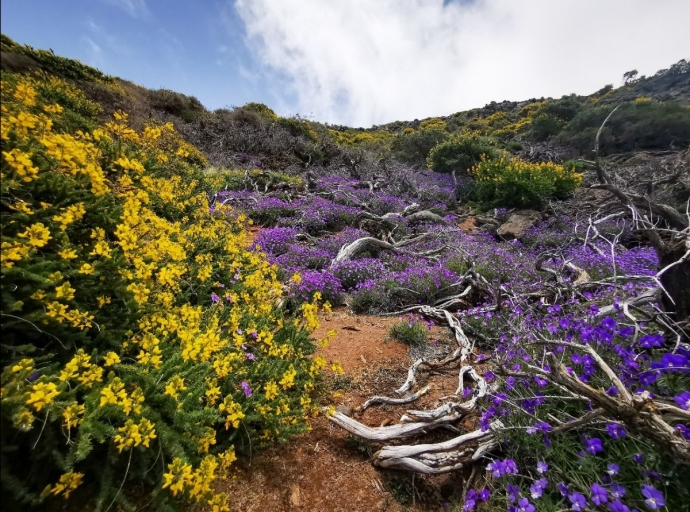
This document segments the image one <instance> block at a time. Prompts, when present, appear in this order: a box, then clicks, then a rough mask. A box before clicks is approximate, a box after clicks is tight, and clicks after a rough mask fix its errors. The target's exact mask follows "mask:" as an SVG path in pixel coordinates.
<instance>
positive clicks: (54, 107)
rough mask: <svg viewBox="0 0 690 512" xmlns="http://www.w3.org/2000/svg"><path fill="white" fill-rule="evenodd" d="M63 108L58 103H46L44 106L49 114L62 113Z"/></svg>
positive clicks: (44, 109)
mask: <svg viewBox="0 0 690 512" xmlns="http://www.w3.org/2000/svg"><path fill="white" fill-rule="evenodd" d="M62 110H63V108H62V107H61V106H60V105H58V104H57V103H55V104H53V105H45V106H44V107H43V111H44V112H48V113H49V114H60V113H62Z"/></svg>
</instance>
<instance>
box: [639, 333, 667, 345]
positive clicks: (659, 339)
mask: <svg viewBox="0 0 690 512" xmlns="http://www.w3.org/2000/svg"><path fill="white" fill-rule="evenodd" d="M664 341H665V340H664V337H663V336H662V335H661V334H647V335H645V336H642V337H641V338H640V346H641V347H642V348H658V347H660V346H661V345H663V344H664Z"/></svg>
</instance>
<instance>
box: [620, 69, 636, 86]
mask: <svg viewBox="0 0 690 512" xmlns="http://www.w3.org/2000/svg"><path fill="white" fill-rule="evenodd" d="M636 77H637V70H636V69H633V70H631V71H626V72H625V73H623V83H624V84H625V85H630V84H634V83H635V82H636V81H637V79H636Z"/></svg>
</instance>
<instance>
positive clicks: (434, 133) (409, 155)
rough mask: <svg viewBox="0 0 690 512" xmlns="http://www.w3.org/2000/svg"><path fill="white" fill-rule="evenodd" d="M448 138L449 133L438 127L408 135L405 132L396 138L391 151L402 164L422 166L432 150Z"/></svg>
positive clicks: (408, 133)
mask: <svg viewBox="0 0 690 512" xmlns="http://www.w3.org/2000/svg"><path fill="white" fill-rule="evenodd" d="M432 126H434V125H432ZM448 137H449V135H448V132H446V131H445V130H442V129H439V128H438V127H435V128H430V129H426V130H416V131H414V130H413V131H412V132H409V131H408V132H407V133H405V131H404V132H403V133H402V134H401V135H399V136H397V137H396V138H395V140H394V141H393V145H392V146H391V150H392V151H393V155H394V156H395V158H397V159H398V160H400V161H401V162H407V163H411V164H421V163H424V161H425V160H426V158H427V156H428V155H429V152H430V151H431V150H432V148H433V147H434V146H436V145H437V144H440V143H442V142H443V141H445V140H448Z"/></svg>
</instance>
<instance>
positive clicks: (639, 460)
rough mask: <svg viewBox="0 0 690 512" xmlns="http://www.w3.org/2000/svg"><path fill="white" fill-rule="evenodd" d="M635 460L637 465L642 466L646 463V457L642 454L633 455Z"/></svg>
mask: <svg viewBox="0 0 690 512" xmlns="http://www.w3.org/2000/svg"><path fill="white" fill-rule="evenodd" d="M633 460H634V461H635V462H636V463H637V464H642V463H643V462H644V455H642V454H641V453H636V454H634V455H633Z"/></svg>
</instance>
